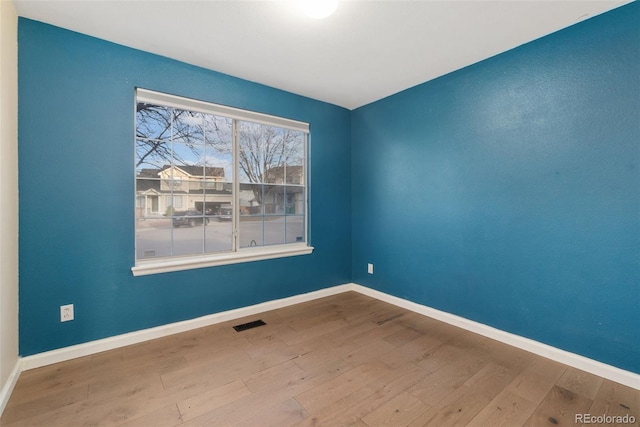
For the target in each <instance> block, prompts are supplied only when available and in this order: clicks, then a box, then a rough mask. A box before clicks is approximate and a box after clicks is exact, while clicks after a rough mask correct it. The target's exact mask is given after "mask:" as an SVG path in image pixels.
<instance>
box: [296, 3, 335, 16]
mask: <svg viewBox="0 0 640 427" xmlns="http://www.w3.org/2000/svg"><path fill="white" fill-rule="evenodd" d="M297 3H298V7H299V8H300V10H302V12H303V13H304V14H305V15H307V16H309V17H311V18H315V19H322V18H326V17H327V16H330V15H331V14H332V13H333V12H335V11H336V9H337V8H338V0H298V1H297Z"/></svg>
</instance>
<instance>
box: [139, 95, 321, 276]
mask: <svg viewBox="0 0 640 427" xmlns="http://www.w3.org/2000/svg"><path fill="white" fill-rule="evenodd" d="M139 102H145V103H151V104H156V105H162V106H166V107H172V108H178V109H182V110H189V111H193V112H199V113H204V114H213V115H218V116H224V117H227V118H230V119H232V120H233V130H234V137H233V152H234V153H233V172H232V173H233V177H232V178H231V179H232V185H233V188H234V191H233V210H232V249H231V251H225V252H217V253H203V254H191V255H175V256H167V257H158V258H148V259H138V254H137V245H138V239H137V237H135V236H134V260H135V264H134V266H133V267H131V271H132V273H133V275H134V276H143V275H148V274H157V273H166V272H171V271H181V270H190V269H195V268H204V267H214V266H221V265H229V264H237V263H244V262H252V261H260V260H267V259H275V258H283V257H291V256H297V255H307V254H310V253H312V252H313V249H314V248H313V246H311V245H310V243H309V236H310V233H309V206H310V201H309V187H310V182H309V175H310V174H309V169H310V161H309V143H310V132H309V124H308V123H304V122H300V121H296V120H291V119H286V118H283V117H277V116H272V115H269V114H264V113H258V112H254V111H248V110H242V109H239V108H234V107H228V106H224V105H219V104H214V103H210V102H205V101H200V100H196V99H191V98H184V97H181V96H176V95H170V94H167V93H162V92H156V91H151V90H147V89H142V88H136V90H135V94H134V123H137V118H136V112H137V109H136V105H137V103H139ZM237 121H247V122H253V123H257V124H262V125H267V126H275V127H280V128H286V129H290V130H295V131H300V132H303V134H304V165H303V167H304V185H303V188H304V209H305V210H304V225H303V227H304V230H303V231H304V242H300V243H298V242H295V243H283V244H277V245H266V246H257V247H242V248H241V247H240V246H239V240H238V238H239V237H238V230H239V223H240V215H241V214H240V206H239V203H238V201H239V197H240V193H239V188H240V182H239V179H238V178H239V177H238V175H239V171H238V170H239V164H238V157H237V153H236V151H237V144H238V143H237V135H236V123H237ZM136 139H137V136H136V135H135V132H134V156H133V157H134V163H135V159H136V154H135V147H136ZM134 171H135V167H134ZM136 181H137V177H136V176H135V172H134V200H135V201H136V203H134V205H137V196H138V195H137V192H136V184H137V182H136ZM263 185H264V184H263ZM136 210H137V208H134V215H133V217H134V231H135V230H136V224H135V221H136V214H135V212H136Z"/></svg>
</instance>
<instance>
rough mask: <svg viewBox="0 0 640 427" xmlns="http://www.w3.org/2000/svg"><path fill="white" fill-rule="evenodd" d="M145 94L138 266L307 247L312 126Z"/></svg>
mask: <svg viewBox="0 0 640 427" xmlns="http://www.w3.org/2000/svg"><path fill="white" fill-rule="evenodd" d="M142 93H143V95H142V96H138V102H137V104H136V132H135V133H136V140H135V173H136V177H135V181H136V185H135V191H136V195H135V197H136V203H135V206H136V208H135V209H136V212H135V217H136V259H137V260H142V261H144V260H148V259H158V258H170V257H185V256H199V255H207V254H216V253H234V252H238V251H241V250H243V249H246V248H251V247H262V246H273V245H286V244H292V243H296V244H300V243H306V204H307V188H306V179H305V176H306V162H307V158H306V143H307V131H305V130H304V126H302V127H301V126H299V125H298V124H297V122H296V124H295V125H294V126H293V127H301V129H298V128H294V129H291V128H289V127H287V126H282V125H281V123H280V122H282V123H284V124H288V122H287V120H286V119H279V118H273V121H274V123H275V124H268V123H265V122H268V120H266V119H264V117H263V116H261V115H258V113H251V112H243V111H242V110H235V109H229V108H228V107H222V106H216V105H214V104H207V103H202V102H200V101H194V100H188V99H184V98H177V97H172V96H170V95H165V94H157V93H154V92H149V91H143V92H142ZM165 100H166V101H167V102H164V101H165ZM180 104H184V105H180ZM190 107H193V108H190ZM227 113H228V114H227ZM243 115H244V116H247V117H251V118H254V117H258V118H259V119H260V122H256V121H253V120H246V119H242V116H243ZM267 117H268V118H270V117H271V116H267ZM236 180H237V181H236Z"/></svg>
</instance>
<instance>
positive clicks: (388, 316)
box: [0, 292, 640, 427]
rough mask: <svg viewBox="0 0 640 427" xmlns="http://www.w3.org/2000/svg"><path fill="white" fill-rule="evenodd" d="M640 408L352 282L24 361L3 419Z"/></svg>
mask: <svg viewBox="0 0 640 427" xmlns="http://www.w3.org/2000/svg"><path fill="white" fill-rule="evenodd" d="M258 318H260V319H262V320H264V321H265V322H266V323H267V325H266V326H261V327H258V328H255V329H250V330H246V331H243V332H236V331H235V330H234V329H233V328H232V326H233V325H237V324H240V323H244V322H248V321H252V320H256V319H258ZM639 408H640V391H638V390H634V389H632V388H629V387H625V386H623V385H620V384H617V383H614V382H611V381H609V380H605V379H603V378H600V377H597V376H594V375H591V374H588V373H585V372H582V371H579V370H577V369H574V368H571V367H568V366H565V365H562V364H559V363H557V362H554V361H551V360H548V359H545V358H542V357H539V356H536V355H533V354H531V353H527V352H525V351H522V350H519V349H516V348H513V347H510V346H507V345H505V344H501V343H499V342H496V341H493V340H491V339H488V338H484V337H482V336H479V335H475V334H472V333H470V332H467V331H464V330H461V329H458V328H456V327H453V326H450V325H447V324H445V323H441V322H438V321H436V320H433V319H430V318H427V317H424V316H421V315H419V314H416V313H413V312H410V311H406V310H404V309H401V308H398V307H395V306H393V305H390V304H387V303H384V302H381V301H378V300H375V299H372V298H369V297H367V296H364V295H361V294H357V293H354V292H349V293H344V294H340V295H336V296H331V297H327V298H323V299H319V300H315V301H311V302H308V303H304V304H299V305H295V306H291V307H287V308H282V309H279V310H274V311H270V312H266V313H263V314H262V315H260V316H253V317H251V318H246V319H240V320H235V321H233V322H227V323H222V324H218V325H214V326H210V327H206V328H201V329H197V330H193V331H189V332H185V333H182V334H178V335H172V336H169V337H165V338H161V339H157V340H153V341H148V342H145V343H141V344H137V345H132V346H129V347H125V348H120V349H116V350H111V351H107V352H104V353H100V354H96V355H93V356H87V357H83V358H79V359H75V360H71V361H67V362H63V363H58V364H55V365H51V366H46V367H43V368H39V369H33V370H30V371H26V372H23V373H22V374H21V376H20V378H19V380H18V383H17V385H16V387H15V390H14V392H13V394H12V396H11V398H10V400H9V402H8V405H7V407H6V409H5V411H4V414H3V416H2V418H1V419H0V424H2V426H6V427H13V426H47V427H50V426H98V425H105V426H106V425H109V426H111V425H122V426H143V427H144V426H178V425H180V426H278V427H280V426H289V425H293V426H331V427H334V426H354V427H355V426H357V427H367V426H369V427H371V426H422V425H433V426H438V427H439V426H453V425H469V426H500V425H504V426H521V425H523V426H546V425H550V426H558V425H560V426H563V425H570V426H574V425H580V423H577V424H576V423H575V414H591V415H593V416H602V415H609V416H616V415H621V416H624V415H630V416H633V417H635V420H636V422H635V425H638V420H640V410H639ZM585 425H589V426H591V425H594V424H585ZM595 425H597V424H595ZM600 425H612V424H600Z"/></svg>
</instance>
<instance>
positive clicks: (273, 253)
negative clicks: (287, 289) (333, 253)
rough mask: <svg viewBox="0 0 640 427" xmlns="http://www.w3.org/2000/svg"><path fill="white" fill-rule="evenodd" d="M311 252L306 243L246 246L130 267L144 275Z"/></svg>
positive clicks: (144, 261) (137, 274)
mask: <svg viewBox="0 0 640 427" xmlns="http://www.w3.org/2000/svg"><path fill="white" fill-rule="evenodd" d="M311 252H313V247H312V246H307V245H306V244H290V245H278V246H262V247H258V248H246V249H242V250H240V251H238V252H226V253H223V254H215V255H201V256H191V257H184V258H182V257H181V258H164V259H161V260H160V259H158V260H140V261H138V265H136V266H134V267H131V272H132V273H133V275H134V276H145V275H148V274H158V273H168V272H170V271H181V270H191V269H194V268H203V267H215V266H218V265H228V264H238V263H241V262H251V261H262V260H265V259H274V258H284V257H290V256H296V255H308V254H310V253H311Z"/></svg>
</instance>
